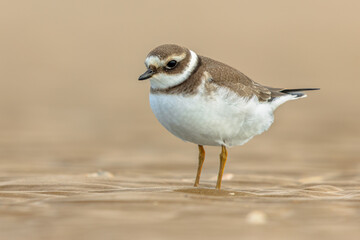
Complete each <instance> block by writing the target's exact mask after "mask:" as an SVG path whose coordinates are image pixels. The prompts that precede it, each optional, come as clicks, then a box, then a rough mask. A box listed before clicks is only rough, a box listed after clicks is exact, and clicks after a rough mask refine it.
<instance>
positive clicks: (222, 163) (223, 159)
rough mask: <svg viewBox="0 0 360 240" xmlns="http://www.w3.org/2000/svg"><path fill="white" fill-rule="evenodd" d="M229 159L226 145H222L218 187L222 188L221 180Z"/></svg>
mask: <svg viewBox="0 0 360 240" xmlns="http://www.w3.org/2000/svg"><path fill="white" fill-rule="evenodd" d="M226 159H227V150H226V147H225V146H221V154H220V168H219V175H218V179H217V183H216V189H218V190H220V188H221V180H222V177H223V173H224V168H225V163H226Z"/></svg>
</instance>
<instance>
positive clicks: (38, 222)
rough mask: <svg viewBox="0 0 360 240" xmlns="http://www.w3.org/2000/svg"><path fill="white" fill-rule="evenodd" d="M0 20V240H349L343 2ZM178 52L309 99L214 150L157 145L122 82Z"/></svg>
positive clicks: (353, 127)
mask: <svg viewBox="0 0 360 240" xmlns="http://www.w3.org/2000/svg"><path fill="white" fill-rule="evenodd" d="M1 5H2V6H1V7H0V16H1V19H2V20H1V21H0V32H1V35H2V37H1V42H2V43H1V45H0V52H1V57H0V116H1V117H0V239H1V240H3V239H4V240H5V239H6V240H7V239H14V240H17V239H25V238H26V239H29V240H30V239H31V240H32V239H88V240H91V239H100V238H102V239H220V238H223V239H265V238H266V239H268V240H271V239H296V240H297V239H299V240H300V239H327V240H332V239H334V240H335V239H336V240H337V239H359V238H360V227H359V226H360V157H359V155H360V148H359V146H360V125H359V122H360V101H359V100H358V91H359V90H358V89H359V87H360V80H359V79H360V78H359V76H360V67H359V66H360V46H359V42H360V31H359V29H360V15H359V14H358V10H359V9H360V4H359V2H358V1H346V2H342V3H340V2H339V1H316V2H313V1H302V2H301V3H300V2H299V3H298V4H295V3H289V2H288V1H272V2H271V3H270V2H267V1H252V2H250V1H228V2H226V3H220V2H219V3H215V2H211V3H210V2H206V1H197V2H192V1H183V2H182V3H180V2H176V3H175V2H167V1H162V0H161V1H155V2H153V1H137V2H130V1H129V2H128V1H118V2H116V1H102V2H100V1H88V2H86V4H85V3H81V2H80V1H75V2H74V1H62V2H61V3H60V2H50V1H31V2H30V1H23V2H22V3H21V4H20V3H18V2H11V1H8V2H5V3H1ZM163 43H177V44H180V45H184V46H187V47H189V48H191V49H192V50H194V51H196V52H197V53H199V54H201V55H205V56H208V57H212V58H214V59H218V60H220V61H223V62H225V63H227V64H229V65H231V66H233V67H236V68H238V69H239V70H241V71H242V72H244V73H245V74H246V75H248V76H249V77H251V78H252V79H253V80H255V81H256V82H259V83H261V84H263V85H266V86H273V87H287V88H301V87H320V88H321V91H317V92H311V93H310V92H309V93H308V97H307V98H305V99H301V100H297V101H292V102H288V103H286V104H284V105H283V106H281V107H280V108H279V109H278V110H277V111H276V114H275V123H274V124H273V126H272V127H271V128H270V130H269V131H267V132H265V133H264V134H262V135H260V136H257V137H255V138H254V139H253V140H251V141H250V142H249V143H247V144H245V145H244V146H241V147H233V148H230V149H229V158H228V162H227V165H226V168H225V175H224V180H223V184H222V190H221V191H216V190H215V189H214V187H215V184H216V176H217V171H218V165H219V160H218V155H219V153H220V148H218V147H205V150H206V160H205V163H204V168H203V173H202V177H201V181H200V187H199V188H194V187H193V182H194V178H195V174H196V168H197V146H196V145H194V144H191V143H186V142H183V141H182V140H179V139H177V138H176V137H174V136H172V135H171V134H170V133H168V132H167V131H166V130H165V129H164V128H163V127H162V126H161V125H160V124H159V123H158V122H157V120H156V118H155V117H154V115H153V114H152V112H151V109H150V107H149V100H148V94H149V83H148V82H139V81H137V78H138V76H139V75H140V74H141V73H143V72H144V71H145V66H144V64H143V62H144V60H145V57H146V55H147V53H148V52H149V51H150V50H151V49H152V48H154V47H155V46H157V45H160V44H163Z"/></svg>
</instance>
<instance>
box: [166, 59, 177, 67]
mask: <svg viewBox="0 0 360 240" xmlns="http://www.w3.org/2000/svg"><path fill="white" fill-rule="evenodd" d="M176 65H177V61H175V60H171V61H169V62H168V63H167V64H166V68H167V69H173V68H174V67H176Z"/></svg>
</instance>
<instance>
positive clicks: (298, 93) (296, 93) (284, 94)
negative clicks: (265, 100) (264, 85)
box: [269, 88, 320, 109]
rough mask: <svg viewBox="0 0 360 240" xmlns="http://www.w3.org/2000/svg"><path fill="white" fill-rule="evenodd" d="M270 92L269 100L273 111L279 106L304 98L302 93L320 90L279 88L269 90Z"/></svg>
mask: <svg viewBox="0 0 360 240" xmlns="http://www.w3.org/2000/svg"><path fill="white" fill-rule="evenodd" d="M269 89H270V91H271V95H272V98H271V99H270V100H269V102H270V103H271V105H272V106H273V108H274V109H276V108H277V107H278V106H280V105H281V104H283V103H285V102H287V101H289V100H293V99H297V98H303V97H306V94H304V93H302V92H304V91H314V90H320V88H296V89H281V88H269Z"/></svg>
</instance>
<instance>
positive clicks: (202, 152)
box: [194, 145, 205, 187]
mask: <svg viewBox="0 0 360 240" xmlns="http://www.w3.org/2000/svg"><path fill="white" fill-rule="evenodd" d="M198 146H199V165H198V170H197V174H196V179H195V183H194V187H197V186H199V182H200V175H201V169H202V166H203V163H204V160H205V150H204V147H203V146H202V145H198Z"/></svg>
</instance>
